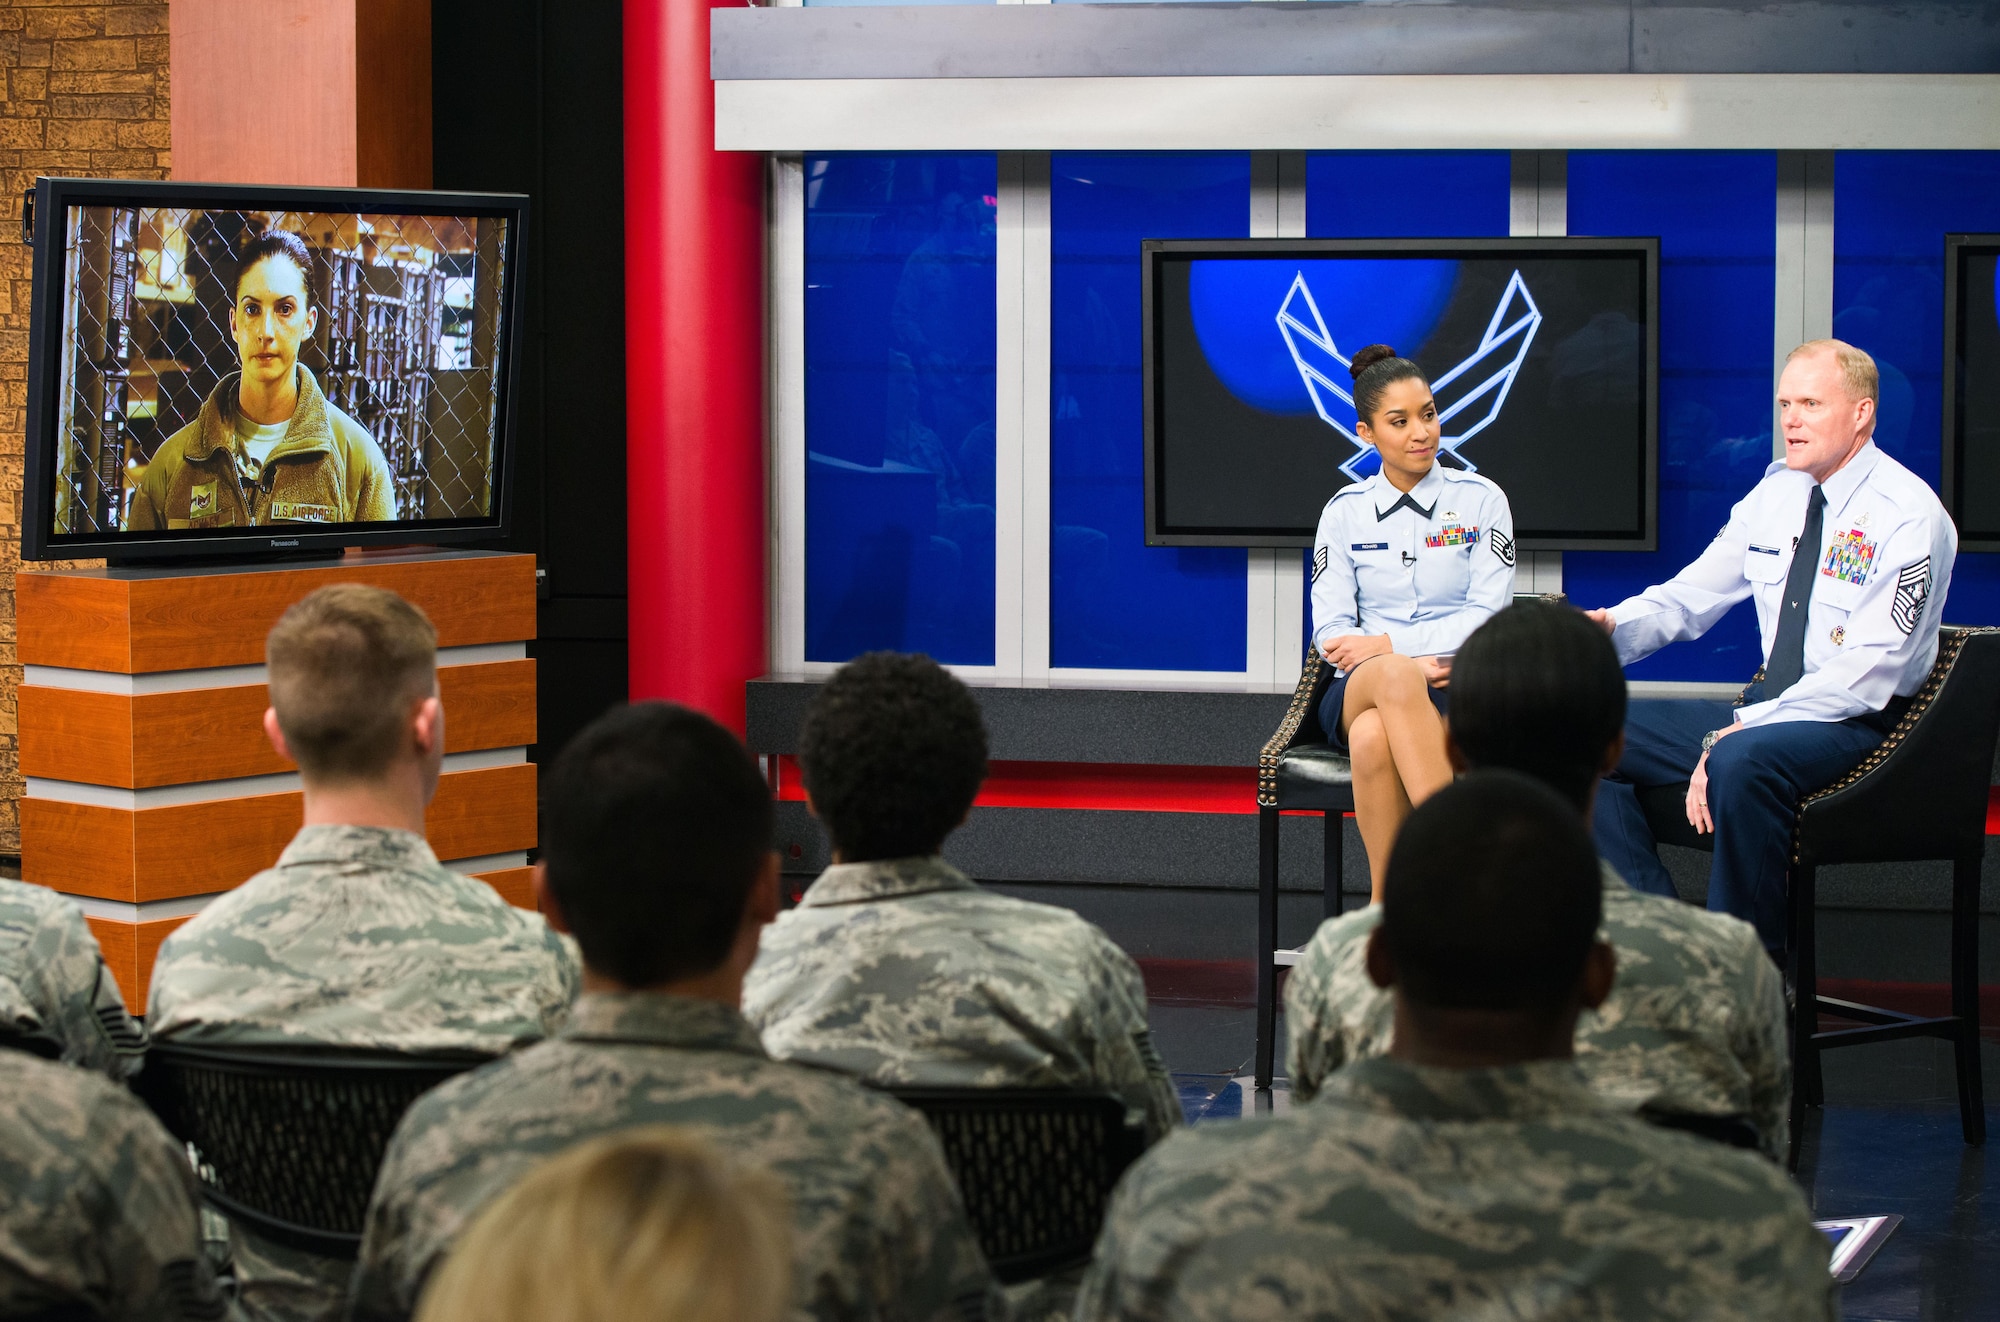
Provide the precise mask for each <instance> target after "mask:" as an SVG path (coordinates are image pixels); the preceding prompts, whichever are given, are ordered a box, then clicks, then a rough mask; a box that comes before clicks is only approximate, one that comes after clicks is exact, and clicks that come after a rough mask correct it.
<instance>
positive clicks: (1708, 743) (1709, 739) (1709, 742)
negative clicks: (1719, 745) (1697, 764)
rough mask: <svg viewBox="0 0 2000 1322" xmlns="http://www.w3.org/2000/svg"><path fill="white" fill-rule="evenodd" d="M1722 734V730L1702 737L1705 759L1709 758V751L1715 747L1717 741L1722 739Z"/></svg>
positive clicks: (1702, 751)
mask: <svg viewBox="0 0 2000 1322" xmlns="http://www.w3.org/2000/svg"><path fill="white" fill-rule="evenodd" d="M1722 733H1723V732H1722V731H1720V730H1710V731H1709V732H1708V733H1707V734H1705V735H1703V736H1702V737H1701V753H1702V756H1703V757H1706V756H1708V750H1709V749H1711V748H1713V747H1715V741H1716V740H1718V739H1720V738H1722Z"/></svg>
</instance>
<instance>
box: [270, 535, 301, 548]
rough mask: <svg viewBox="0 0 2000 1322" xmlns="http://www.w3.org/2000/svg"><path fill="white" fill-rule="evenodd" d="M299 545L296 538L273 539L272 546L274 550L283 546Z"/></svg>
mask: <svg viewBox="0 0 2000 1322" xmlns="http://www.w3.org/2000/svg"><path fill="white" fill-rule="evenodd" d="M298 544H299V539H298V538H296V537H273V538H272V539H271V546H272V549H274V550H275V549H276V548H278V547H281V546H297V545H298Z"/></svg>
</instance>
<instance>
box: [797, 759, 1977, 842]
mask: <svg viewBox="0 0 2000 1322" xmlns="http://www.w3.org/2000/svg"><path fill="white" fill-rule="evenodd" d="M775 779H776V781H777V790H778V799H779V800H780V801H781V802H784V803H803V802H805V797H806V791H805V784H804V782H803V781H802V780H801V779H800V777H799V760H798V759H797V758H795V757H792V756H790V755H788V754H786V755H780V756H779V757H778V759H777V766H776V768H775ZM976 803H977V805H978V806H979V807H981V808H1087V809H1088V808H1094V809H1097V810H1099V811H1112V812H1212V813H1243V814H1247V813H1254V812H1256V811H1257V769H1256V768H1255V767H1155V766H1135V765H1128V764H1122V763H1110V762H995V763H993V764H992V765H991V766H990V767H989V769H988V771H987V776H986V784H985V786H984V787H982V788H981V789H980V791H979V798H978V799H977V800H976ZM1349 815H1350V816H1352V814H1349ZM1287 816H1303V817H1315V816H1318V814H1317V813H1289V814H1287ZM1986 834H1988V835H2000V786H1996V787H1994V789H1993V792H1992V795H1991V797H1990V799H1989V800H1988V802H1987V808H1986Z"/></svg>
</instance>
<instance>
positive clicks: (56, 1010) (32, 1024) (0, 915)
mask: <svg viewBox="0 0 2000 1322" xmlns="http://www.w3.org/2000/svg"><path fill="white" fill-rule="evenodd" d="M0 1034H6V1035H8V1036H12V1037H15V1038H18V1039H21V1040H22V1041H23V1042H26V1043H36V1044H45V1045H47V1046H48V1047H49V1048H50V1049H51V1050H53V1051H54V1052H55V1053H56V1054H58V1055H59V1056H60V1057H61V1059H63V1060H65V1061H67V1062H69V1063H70V1064H72V1065H82V1066H83V1067H85V1068H86V1069H93V1070H98V1071H100V1072H102V1073H104V1074H107V1075H109V1076H110V1077H112V1078H113V1079H124V1078H128V1077H130V1076H131V1075H132V1074H133V1073H134V1072H136V1071H137V1070H138V1068H139V1063H140V1061H142V1060H143V1059H144V1058H145V1052H146V1035H145V1033H144V1032H142V1031H141V1030H140V1028H139V1026H138V1025H137V1024H135V1023H133V1022H132V1017H131V1016H130V1015H128V1014H126V1013H125V998H124V997H123V996H121V995H119V993H118V983H117V981H116V980H114V979H113V978H112V976H111V970H110V969H108V968H106V967H105V966H104V955H103V953H102V952H101V951H100V950H98V948H97V938H96V937H94V936H92V935H91V932H90V925H89V924H88V923H86V922H84V920H83V913H82V911H81V910H79V909H78V908H77V907H76V905H75V904H74V903H73V902H71V901H70V900H68V899H65V898H64V897H63V896H61V895H58V894H56V893H55V892H54V891H52V890H49V889H47V888H46V887H42V886H29V885H25V884H23V883H21V882H18V881H6V880H0Z"/></svg>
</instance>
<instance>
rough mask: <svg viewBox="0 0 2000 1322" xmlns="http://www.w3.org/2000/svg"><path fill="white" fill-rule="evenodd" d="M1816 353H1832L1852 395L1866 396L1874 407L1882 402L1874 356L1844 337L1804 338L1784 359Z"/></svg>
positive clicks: (1848, 391) (1878, 373)
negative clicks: (1835, 338) (1871, 356)
mask: <svg viewBox="0 0 2000 1322" xmlns="http://www.w3.org/2000/svg"><path fill="white" fill-rule="evenodd" d="M1816 353H1831V354H1832V355H1833V361H1834V362H1836V363H1838V364H1839V365H1840V379H1841V380H1842V381H1843V382H1844V383H1845V384H1846V386H1847V393H1848V395H1849V396H1850V397H1852V398H1854V399H1865V400H1867V401H1868V402H1869V403H1870V404H1873V405H1875V406H1876V407H1877V408H1880V407H1881V406H1882V373H1881V372H1880V371H1878V370H1876V367H1875V360H1874V359H1873V358H1870V357H1869V356H1868V354H1867V351H1866V350H1863V349H1857V348H1855V347H1854V346H1853V345H1851V344H1849V343H1848V342H1847V341H1846V340H1807V341H1806V342H1805V343H1804V344H1801V345H1800V346H1799V347H1798V348H1796V349H1794V350H1792V351H1791V352H1790V353H1788V354H1786V355H1785V361H1786V362H1788V363H1789V362H1791V361H1792V359H1794V358H1804V357H1807V356H1808V355H1811V354H1816Z"/></svg>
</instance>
